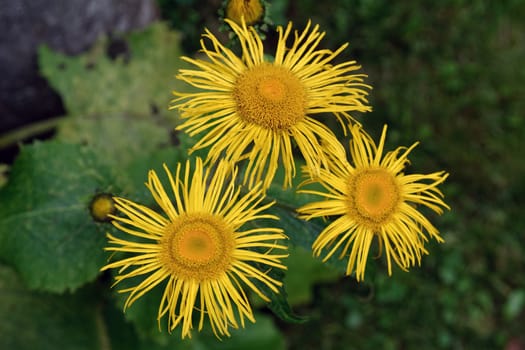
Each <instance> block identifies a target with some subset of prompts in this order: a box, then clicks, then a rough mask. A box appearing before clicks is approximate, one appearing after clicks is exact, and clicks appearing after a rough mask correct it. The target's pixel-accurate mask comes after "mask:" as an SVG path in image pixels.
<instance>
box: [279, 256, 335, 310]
mask: <svg viewBox="0 0 525 350" xmlns="http://www.w3.org/2000/svg"><path fill="white" fill-rule="evenodd" d="M286 266H288V270H287V271H286V275H285V276H284V283H285V285H286V291H287V292H288V302H289V303H290V304H291V305H299V304H307V303H309V302H311V301H312V289H313V286H314V285H315V284H317V283H319V282H329V281H335V280H337V278H339V277H341V273H340V271H339V270H336V269H335V268H333V267H332V266H331V265H327V264H323V263H322V262H321V260H319V259H316V258H314V257H313V256H312V251H311V250H306V249H304V248H302V247H300V246H297V247H290V256H289V257H288V259H286Z"/></svg>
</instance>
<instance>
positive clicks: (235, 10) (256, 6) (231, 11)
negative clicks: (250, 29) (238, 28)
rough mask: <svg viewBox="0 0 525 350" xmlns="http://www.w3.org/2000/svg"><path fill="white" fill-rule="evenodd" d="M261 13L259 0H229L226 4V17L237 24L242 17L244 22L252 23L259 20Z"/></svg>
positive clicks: (262, 9)
mask: <svg viewBox="0 0 525 350" xmlns="http://www.w3.org/2000/svg"><path fill="white" fill-rule="evenodd" d="M263 15H264V7H263V4H262V2H261V0H229V1H228V4H227V5H226V18H228V19H231V20H232V21H234V22H235V23H237V24H241V23H242V19H243V17H244V20H245V21H246V24H248V25H252V24H254V23H256V22H258V21H259V20H261V18H262V16H263Z"/></svg>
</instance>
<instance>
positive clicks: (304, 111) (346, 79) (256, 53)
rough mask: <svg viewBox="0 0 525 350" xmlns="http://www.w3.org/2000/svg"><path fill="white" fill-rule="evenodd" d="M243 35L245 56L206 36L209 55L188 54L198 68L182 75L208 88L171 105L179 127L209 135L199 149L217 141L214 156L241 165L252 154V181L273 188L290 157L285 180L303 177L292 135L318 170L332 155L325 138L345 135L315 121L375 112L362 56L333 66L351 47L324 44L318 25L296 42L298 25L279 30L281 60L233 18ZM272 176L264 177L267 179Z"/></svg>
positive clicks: (179, 97) (249, 168)
mask: <svg viewBox="0 0 525 350" xmlns="http://www.w3.org/2000/svg"><path fill="white" fill-rule="evenodd" d="M226 22H227V23H228V24H229V25H230V26H231V27H232V30H233V31H234V32H235V33H236V35H237V36H238V39H239V42H240V46H241V48H242V56H241V57H237V56H236V55H235V54H234V53H233V52H232V51H231V50H230V49H228V48H226V47H225V46H223V45H222V44H221V43H220V42H219V41H218V40H217V38H216V37H215V36H214V35H213V34H211V33H210V32H209V31H206V34H204V38H205V39H208V40H209V41H210V43H211V48H209V47H207V46H206V44H205V41H204V40H202V41H201V46H202V52H203V53H204V54H205V55H206V56H207V57H208V60H201V59H192V58H188V57H184V58H183V59H184V60H186V61H188V62H189V63H191V64H193V65H194V66H195V67H196V69H181V70H180V71H179V74H178V76H177V77H178V78H179V79H181V80H183V81H185V82H187V83H189V84H191V85H193V86H194V87H196V88H198V89H199V90H200V91H197V92H192V93H182V92H174V95H175V96H177V98H175V99H174V100H173V101H172V106H171V108H172V109H173V108H178V109H179V110H180V113H181V118H182V119H183V120H185V121H184V122H183V124H182V125H179V126H178V129H182V130H185V131H186V132H188V133H189V134H190V135H191V136H193V135H195V134H199V133H204V135H203V136H202V138H201V139H200V140H199V141H198V142H197V143H196V144H195V146H194V147H193V149H192V150H196V149H201V148H204V147H208V146H211V148H210V150H209V153H208V160H209V161H211V162H215V161H217V160H218V159H219V158H221V157H225V158H226V159H227V160H230V161H233V162H238V161H239V160H243V159H247V161H248V165H247V168H246V169H247V170H246V173H245V178H244V181H245V182H247V181H248V182H249V186H250V187H251V186H252V185H253V184H255V183H257V182H259V180H261V179H262V180H263V183H264V185H263V187H264V188H265V189H266V188H268V187H269V185H270V183H271V182H272V179H273V178H274V176H275V172H276V170H277V168H278V166H279V162H282V164H283V168H284V173H285V179H284V182H285V185H286V186H290V185H291V181H292V178H293V176H295V163H294V157H293V154H292V149H293V145H292V139H293V140H295V143H296V144H297V146H298V148H299V150H300V151H301V153H302V155H303V156H304V158H305V161H306V164H307V166H309V167H310V169H312V172H314V173H315V169H318V168H319V167H320V165H321V164H323V163H324V162H325V161H326V159H325V156H324V155H323V153H322V152H321V142H323V141H324V142H327V143H334V142H337V139H336V137H335V135H334V134H333V132H332V131H331V130H330V129H329V128H328V127H326V126H325V125H324V124H323V123H321V122H319V121H318V120H316V119H314V118H312V116H311V115H313V114H318V113H326V112H328V113H332V114H334V115H335V116H336V117H337V119H338V120H339V121H340V123H341V125H342V126H343V129H344V128H345V123H347V122H349V121H351V120H353V119H352V117H351V116H350V115H349V114H348V112H350V111H360V112H365V111H369V110H370V107H368V106H367V105H366V104H367V100H366V95H367V92H366V91H365V90H364V89H365V88H368V86H367V85H365V84H363V78H364V77H365V75H363V74H351V72H353V71H355V70H357V69H359V68H360V67H359V66H358V65H356V63H355V61H346V62H342V63H338V64H333V63H332V61H333V60H334V59H335V58H336V57H337V56H338V55H339V53H340V52H341V51H343V50H344V49H345V48H346V46H347V45H343V46H341V47H340V48H339V49H337V50H335V51H331V50H327V49H321V50H319V49H317V46H318V45H319V42H320V41H321V39H322V38H323V37H324V35H325V33H322V32H319V27H318V26H315V27H313V28H312V26H311V25H310V23H308V25H307V26H306V28H305V29H304V31H302V32H300V33H299V32H297V31H296V32H295V33H294V35H293V43H292V45H291V47H287V40H288V38H289V36H290V34H291V32H292V24H291V23H290V24H288V26H287V27H286V29H283V28H282V27H278V28H277V32H278V33H279V38H278V42H277V49H276V51H275V57H274V59H273V60H268V58H267V57H265V55H264V51H263V43H262V41H261V39H260V38H259V36H258V35H257V33H256V31H255V29H254V28H253V27H247V26H246V24H245V23H243V24H242V25H241V26H239V25H237V24H236V23H234V22H232V21H230V20H226ZM263 175H264V179H263Z"/></svg>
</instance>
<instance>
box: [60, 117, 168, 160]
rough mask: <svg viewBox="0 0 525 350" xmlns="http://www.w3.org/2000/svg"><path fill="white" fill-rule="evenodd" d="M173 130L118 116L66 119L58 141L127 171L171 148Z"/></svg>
mask: <svg viewBox="0 0 525 350" xmlns="http://www.w3.org/2000/svg"><path fill="white" fill-rule="evenodd" d="M172 130H173V127H172V126H171V125H160V124H157V123H153V122H152V120H145V119H143V118H137V117H133V116H131V115H123V114H116V115H104V116H91V117H89V118H88V117H86V118H66V119H64V121H63V122H62V123H61V124H60V125H59V129H58V132H57V134H56V137H55V139H56V140H59V141H64V142H70V143H77V144H84V145H88V146H89V147H90V148H91V149H93V151H94V152H95V153H97V154H99V155H100V157H99V158H100V161H102V162H105V163H106V164H108V166H112V167H114V168H118V169H124V168H126V167H127V166H128V165H129V164H130V163H132V162H134V161H135V160H136V159H137V158H147V157H149V156H150V154H151V153H153V152H155V151H156V150H158V149H161V148H163V147H166V146H167V145H169V144H170V133H171V132H173V131H172Z"/></svg>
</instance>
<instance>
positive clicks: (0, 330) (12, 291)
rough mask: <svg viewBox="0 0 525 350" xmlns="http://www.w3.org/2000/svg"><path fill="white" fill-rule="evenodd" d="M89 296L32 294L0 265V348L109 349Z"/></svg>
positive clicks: (99, 316)
mask: <svg viewBox="0 0 525 350" xmlns="http://www.w3.org/2000/svg"><path fill="white" fill-rule="evenodd" d="M94 302H95V300H94V298H93V295H92V293H90V292H89V291H87V290H81V291H79V293H75V294H65V295H61V296H58V295H55V294H49V293H34V292H31V291H29V290H28V289H27V288H25V287H24V285H23V284H22V281H20V279H19V278H18V276H17V275H16V273H15V272H14V271H13V270H12V269H11V268H8V267H6V266H4V265H0V349H16V350H26V349H27V350H33V349H40V350H56V349H76V350H83V349H86V350H90V349H100V350H106V349H109V347H108V346H107V334H106V333H105V330H104V327H103V321H102V318H101V315H100V308H98V307H97V306H96V304H95V303H94Z"/></svg>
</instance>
